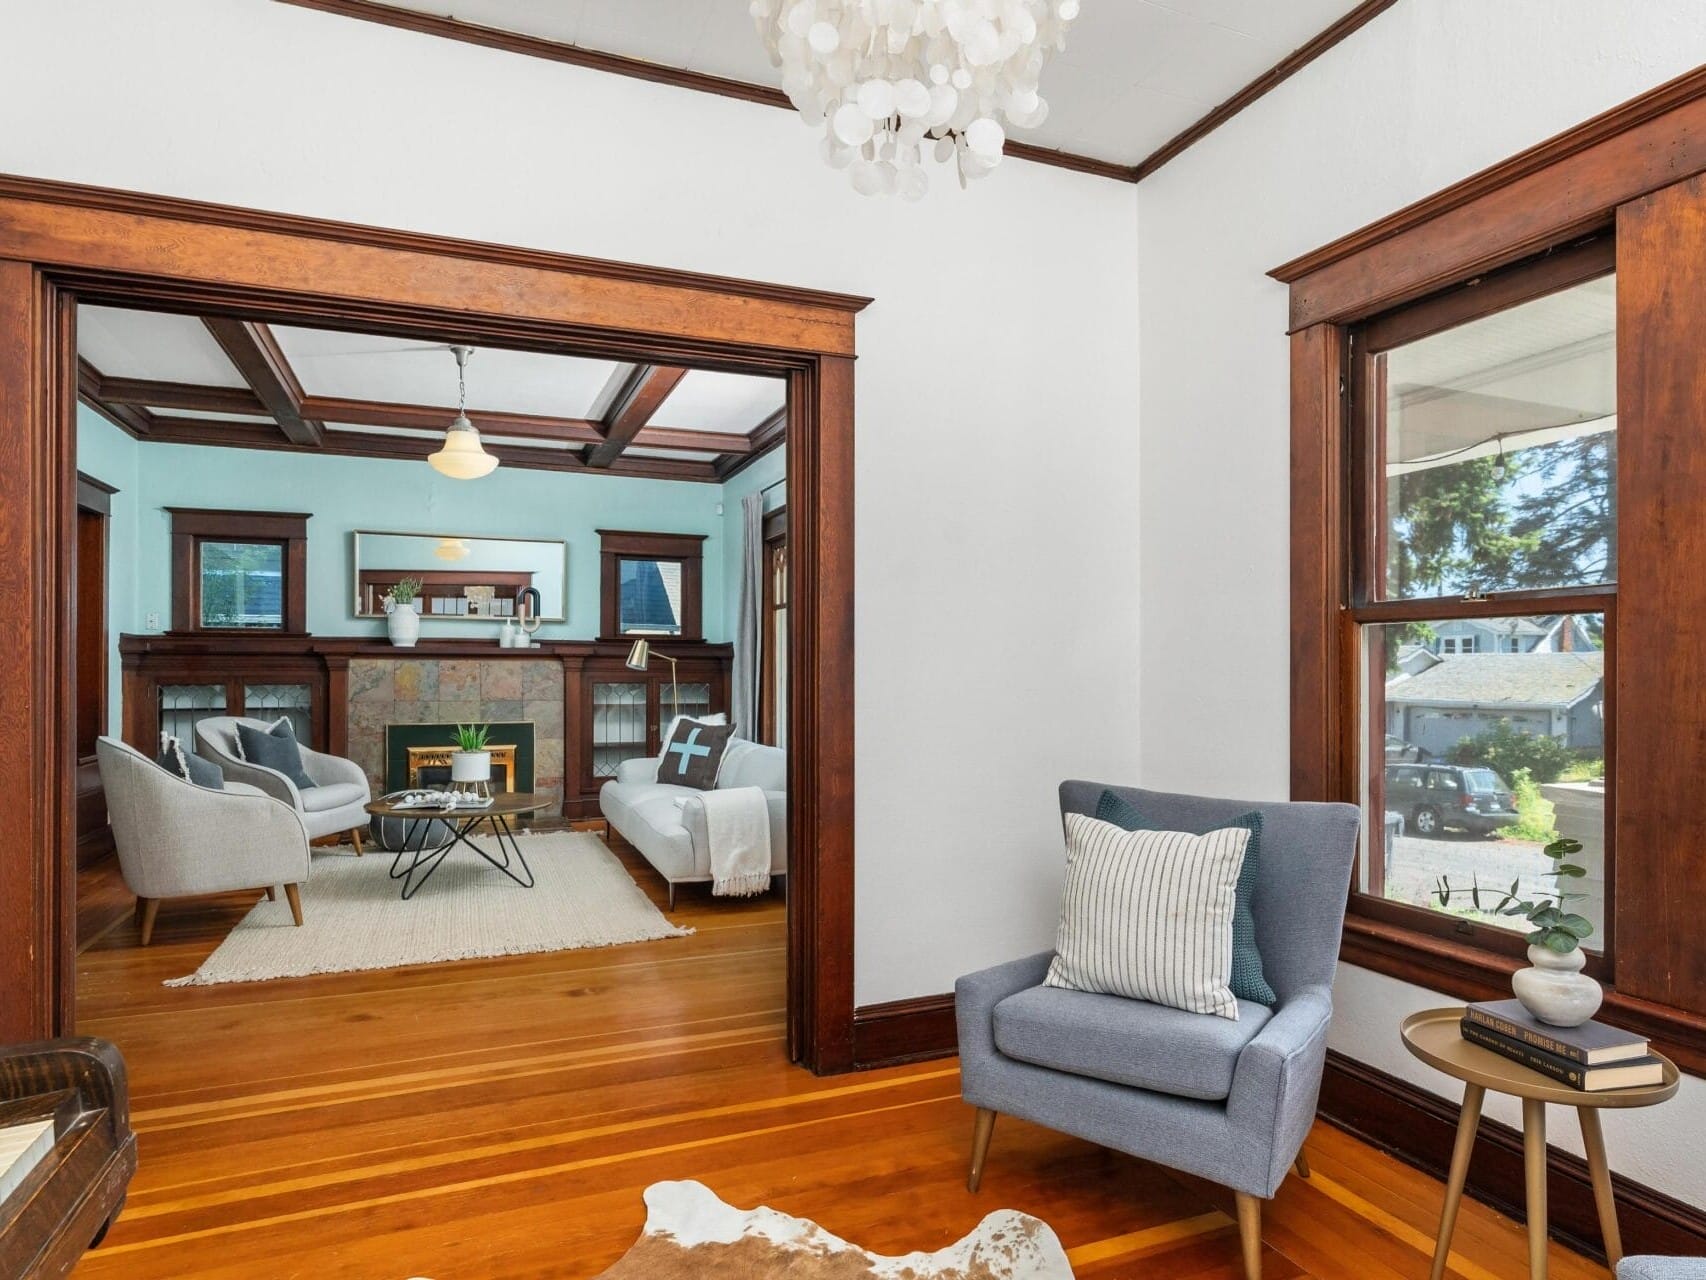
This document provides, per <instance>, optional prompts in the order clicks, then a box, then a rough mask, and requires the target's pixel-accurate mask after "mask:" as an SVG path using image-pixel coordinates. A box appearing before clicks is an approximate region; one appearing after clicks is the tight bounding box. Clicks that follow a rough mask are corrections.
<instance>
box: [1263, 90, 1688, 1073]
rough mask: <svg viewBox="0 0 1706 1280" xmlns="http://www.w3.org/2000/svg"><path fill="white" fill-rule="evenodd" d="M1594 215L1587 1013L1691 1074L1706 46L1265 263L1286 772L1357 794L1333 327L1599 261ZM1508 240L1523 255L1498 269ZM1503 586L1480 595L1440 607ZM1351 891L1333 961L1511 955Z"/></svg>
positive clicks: (1383, 325)
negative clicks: (1592, 804) (1603, 444)
mask: <svg viewBox="0 0 1706 1280" xmlns="http://www.w3.org/2000/svg"><path fill="white" fill-rule="evenodd" d="M1613 229H1615V265H1616V269H1617V311H1618V317H1617V329H1618V335H1617V341H1618V353H1617V354H1618V359H1617V377H1618V393H1617V399H1618V420H1619V421H1618V425H1619V431H1618V437H1619V441H1620V443H1619V446H1618V476H1617V483H1618V555H1617V560H1618V579H1619V581H1618V583H1617V584H1616V587H1615V604H1612V603H1610V600H1611V597H1609V596H1606V595H1605V594H1604V593H1600V595H1599V596H1597V597H1594V598H1595V599H1600V598H1603V599H1605V600H1606V602H1607V603H1606V605H1605V607H1606V609H1607V613H1608V628H1609V630H1610V649H1611V656H1612V658H1615V655H1616V654H1618V653H1622V654H1626V655H1633V660H1632V661H1623V662H1617V661H1612V660H1609V659H1608V663H1607V679H1608V681H1609V682H1610V686H1611V693H1612V699H1611V701H1610V703H1609V705H1610V706H1612V707H1613V708H1614V709H1615V711H1614V723H1613V725H1612V726H1610V728H1611V730H1613V731H1614V732H1615V743H1616V752H1615V756H1616V765H1617V772H1616V778H1615V787H1616V790H1615V793H1614V794H1612V795H1610V796H1609V797H1608V798H1609V799H1610V803H1609V804H1608V808H1607V818H1608V822H1609V823H1610V828H1609V830H1608V836H1609V837H1610V838H1609V840H1608V846H1609V847H1614V848H1615V849H1616V850H1617V851H1618V856H1617V858H1616V861H1615V886H1614V888H1613V890H1612V892H1611V894H1610V898H1611V902H1610V911H1611V915H1610V918H1609V921H1608V924H1609V928H1608V929H1607V930H1606V934H1607V937H1608V938H1609V939H1610V946H1611V950H1612V954H1611V956H1610V957H1609V959H1610V972H1611V974H1612V977H1613V979H1614V982H1613V985H1612V986H1610V987H1608V989H1607V992H1606V1002H1605V1005H1604V1007H1603V1012H1602V1014H1601V1016H1603V1017H1604V1018H1606V1019H1607V1020H1608V1021H1611V1022H1613V1023H1616V1024H1618V1025H1621V1026H1625V1027H1627V1028H1629V1029H1630V1030H1632V1031H1635V1032H1637V1033H1640V1034H1643V1035H1645V1036H1647V1037H1648V1038H1649V1039H1650V1040H1652V1041H1653V1042H1654V1043H1655V1044H1656V1045H1657V1046H1658V1047H1659V1048H1660V1049H1662V1050H1663V1051H1664V1052H1666V1053H1668V1054H1670V1055H1671V1056H1672V1057H1673V1058H1674V1059H1675V1060H1676V1061H1677V1063H1678V1064H1679V1065H1680V1066H1681V1067H1682V1068H1683V1069H1684V1070H1686V1071H1690V1072H1693V1073H1695V1074H1706V935H1703V934H1702V933H1701V932H1700V931H1699V930H1698V929H1696V928H1694V927H1693V925H1692V923H1691V921H1690V919H1689V918H1688V916H1687V904H1688V903H1690V902H1693V901H1695V900H1697V899H1698V898H1699V897H1701V896H1702V895H1703V894H1706V862H1703V861H1702V860H1701V859H1700V858H1699V857H1697V856H1696V850H1698V848H1699V847H1700V845H1701V844H1702V842H1706V815H1702V813H1701V812H1699V810H1698V806H1695V805H1692V804H1691V803H1690V802H1689V799H1688V797H1690V796H1692V795H1693V794H1694V792H1695V790H1696V789H1697V788H1696V786H1695V781H1696V780H1697V779H1698V778H1699V776H1700V775H1701V774H1702V773H1703V772H1706V691H1703V689H1702V686H1701V684H1700V681H1699V679H1698V671H1697V670H1696V667H1697V661H1696V655H1697V650H1698V647H1697V646H1696V645H1694V644H1692V643H1690V642H1688V641H1687V640H1686V639H1679V637H1686V636H1688V635H1691V634H1692V632H1691V631H1690V630H1689V629H1690V628H1691V627H1692V625H1693V624H1692V622H1691V621H1690V620H1692V619H1697V618H1700V617H1703V616H1706V578H1702V576H1701V575H1700V574H1698V573H1697V572H1695V568H1694V567H1695V565H1696V564H1697V563H1698V562H1699V558H1700V557H1701V556H1703V555H1706V523H1703V522H1702V521H1701V520H1700V519H1699V518H1698V513H1699V512H1701V511H1706V449H1702V448H1701V445H1700V441H1699V439H1698V431H1697V429H1696V424H1698V423H1699V422H1700V421H1701V420H1702V419H1703V418H1706V369H1703V368H1702V366H1701V362H1700V360H1699V358H1698V357H1699V353H1698V350H1697V348H1698V335H1697V333H1696V332H1695V329H1696V326H1694V325H1691V324H1689V323H1687V322H1686V320H1685V319H1684V318H1685V317H1688V316H1691V315H1695V314H1698V313H1699V312H1700V311H1702V310H1706V272H1703V271H1702V270H1701V269H1700V265H1699V264H1700V255H1699V253H1698V247H1699V245H1700V243H1701V242H1702V240H1703V239H1706V67H1702V68H1700V69H1698V70H1696V71H1693V72H1690V73H1688V74H1687V75H1684V76H1680V77H1678V78H1677V79H1675V80H1673V81H1670V82H1669V83H1667V84H1664V85H1661V86H1659V87H1658V88H1656V89H1654V90H1653V91H1652V92H1650V93H1647V94H1644V95H1642V96H1641V97H1639V98H1636V99H1634V100H1633V101H1631V102H1628V103H1625V104H1623V105H1622V106H1620V107H1617V108H1615V109H1614V110H1612V111H1608V112H1606V113H1604V114H1602V115H1600V116H1597V117H1595V118H1594V119H1592V120H1589V121H1587V122H1586V123H1584V124H1582V125H1580V126H1578V127H1577V128H1575V129H1572V130H1569V131H1567V132H1565V133H1563V134H1560V135H1558V136H1557V137H1554V138H1551V139H1548V140H1547V141H1545V142H1543V143H1541V144H1540V145H1538V146H1536V147H1533V148H1531V149H1529V150H1528V151H1526V152H1523V153H1522V154H1521V155H1518V156H1516V157H1513V158H1512V159H1511V160H1508V161H1506V162H1504V163H1502V164H1499V165H1495V166H1493V167H1492V168H1489V169H1487V170H1484V171H1483V172H1481V173H1479V174H1476V175H1474V176H1473V177H1471V178H1469V179H1467V180H1465V181H1464V182H1462V183H1459V184H1457V185H1456V186H1454V187H1451V188H1449V189H1447V190H1445V191H1442V192H1440V193H1438V194H1437V195H1435V196H1432V197H1430V198H1428V199H1426V200H1423V201H1420V202H1418V203H1417V204H1415V205H1412V206H1411V207H1410V208H1408V209H1405V210H1401V211H1399V212H1398V213H1396V214H1394V215H1392V216H1391V217H1389V218H1386V219H1383V220H1381V221H1380V222H1377V223H1375V224H1373V225H1372V226H1370V227H1366V228H1364V229H1362V230H1360V231H1357V232H1354V233H1352V234H1351V235H1348V236H1345V237H1343V238H1342V239H1340V240H1338V241H1335V242H1334V243H1333V244H1331V245H1328V246H1326V247H1324V248H1322V249H1320V250H1317V251H1316V252H1314V253H1311V254H1308V255H1305V256H1304V257H1302V258H1299V259H1297V260H1295V261H1293V262H1290V263H1287V264H1285V265H1284V266H1282V267H1279V268H1277V269H1276V270H1275V271H1274V272H1273V274H1274V276H1275V277H1276V278H1278V279H1281V280H1283V281H1285V282H1287V283H1288V284H1290V286H1291V302H1292V306H1291V323H1292V326H1293V329H1292V336H1291V352H1292V374H1291V511H1292V528H1291V537H1292V581H1291V658H1292V664H1291V665H1292V686H1291V730H1292V734H1291V779H1292V782H1291V789H1292V796H1293V798H1294V799H1299V800H1346V801H1350V802H1352V803H1355V802H1356V801H1357V799H1358V792H1359V783H1358V779H1359V776H1360V767H1361V766H1360V741H1361V733H1362V728H1361V725H1360V724H1359V716H1360V714H1361V712H1360V711H1359V708H1362V709H1366V707H1365V706H1364V701H1365V700H1364V698H1363V697H1362V695H1361V693H1360V691H1359V687H1358V653H1359V644H1358V636H1357V633H1356V625H1355V623H1354V621H1353V618H1354V615H1355V614H1356V612H1357V611H1358V610H1361V611H1363V612H1366V611H1367V610H1368V609H1369V608H1371V607H1372V606H1369V605H1367V604H1366V603H1365V602H1363V601H1362V600H1361V599H1360V598H1353V596H1352V592H1353V591H1354V590H1356V589H1357V588H1356V587H1355V586H1354V585H1353V581H1352V577H1353V575H1352V574H1351V572H1350V563H1349V562H1350V559H1351V552H1352V549H1353V540H1354V539H1355V538H1357V537H1358V536H1359V531H1361V532H1366V530H1365V529H1364V526H1366V525H1367V524H1368V517H1367V516H1365V515H1362V514H1361V509H1360V508H1361V505H1362V504H1364V503H1365V498H1364V496H1363V495H1364V493H1365V491H1366V488H1367V485H1368V483H1370V481H1369V479H1368V477H1367V472H1366V466H1365V469H1364V470H1356V471H1354V474H1355V476H1356V479H1355V480H1354V481H1353V479H1352V476H1353V468H1352V467H1351V466H1350V465H1348V463H1347V456H1348V455H1349V454H1350V453H1351V451H1352V445H1353V444H1354V439H1353V435H1354V432H1353V424H1354V420H1353V418H1352V416H1351V413H1350V409H1349V407H1348V406H1347V399H1346V394H1345V392H1346V383H1347V380H1348V375H1349V373H1350V369H1349V367H1348V366H1347V363H1346V350H1347V342H1348V340H1349V335H1350V333H1351V331H1352V327H1353V326H1366V332H1373V333H1376V334H1383V335H1384V338H1387V339H1395V338H1401V337H1402V336H1403V334H1404V333H1407V332H1414V331H1417V330H1418V327H1419V328H1420V329H1429V328H1432V327H1435V326H1437V325H1438V324H1442V323H1449V322H1450V321H1451V319H1452V317H1453V316H1454V315H1461V314H1463V312H1462V311H1461V307H1462V306H1463V305H1464V298H1465V297H1466V296H1467V295H1469V294H1472V293H1473V292H1474V289H1482V288H1485V289H1487V290H1489V291H1490V292H1489V293H1488V294H1487V295H1485V296H1486V297H1487V298H1490V299H1491V300H1492V303H1493V304H1494V305H1507V304H1510V303H1513V302H1515V301H1517V300H1520V298H1521V297H1522V296H1523V295H1524V292H1525V290H1531V289H1533V288H1542V289H1550V288H1553V287H1562V286H1563V285H1565V284H1568V283H1569V282H1570V281H1572V280H1576V279H1579V278H1583V277H1584V275H1588V276H1591V275H1592V274H1594V273H1597V272H1602V271H1603V270H1604V269H1605V268H1606V267H1607V266H1608V265H1610V259H1609V258H1608V257H1607V256H1606V255H1607V247H1606V244H1605V242H1604V241H1602V240H1584V237H1587V236H1592V235H1595V234H1596V233H1603V232H1608V231H1611V230H1613ZM1519 262H1520V263H1523V264H1525V265H1524V266H1523V268H1522V269H1521V271H1516V270H1513V271H1512V272H1510V273H1504V274H1495V273H1497V272H1500V270H1501V269H1502V268H1504V267H1506V266H1508V265H1510V264H1513V263H1519ZM1472 282H1478V283H1475V284H1474V289H1466V288H1465V286H1468V285H1470V284H1471V283H1472ZM1400 306H1402V307H1404V309H1403V310H1401V311H1397V310H1394V308H1396V307H1400ZM1404 326H1407V328H1406V327H1404ZM1383 340H1384V339H1383ZM1364 456H1365V457H1366V456H1367V455H1366V451H1365V452H1364ZM1365 590H1366V589H1365ZM1572 594H1573V595H1574V596H1578V597H1580V596H1583V592H1582V591H1581V590H1577V591H1575V592H1573V593H1572ZM1588 595H1590V596H1591V595H1592V592H1591V590H1590V592H1589V593H1588ZM1584 603H1585V604H1591V603H1592V600H1586V601H1584V600H1577V601H1576V603H1575V604H1574V605H1563V606H1560V607H1562V608H1565V609H1569V608H1575V607H1582V606H1583V605H1584ZM1382 607H1383V608H1385V607H1387V606H1382ZM1413 607H1414V608H1415V609H1417V610H1421V609H1425V607H1426V606H1424V605H1416V606H1413ZM1509 607H1511V603H1510V602H1509V601H1507V602H1506V603H1505V604H1503V605H1500V604H1499V603H1498V599H1497V596H1495V597H1494V598H1493V599H1492V600H1490V601H1487V602H1484V603H1476V604H1470V605H1464V606H1454V609H1455V610H1456V611H1458V612H1464V613H1473V612H1480V611H1481V610H1482V609H1483V608H1485V609H1486V610H1488V611H1493V610H1497V609H1499V608H1507V609H1508V608H1509ZM1523 607H1525V608H1527V607H1531V606H1529V605H1528V604H1526V603H1525V604H1524V606H1523ZM1392 608H1394V609H1396V611H1397V612H1399V613H1407V611H1408V610H1409V609H1410V608H1411V606H1403V607H1401V608H1400V607H1398V606H1392ZM1363 902H1364V900H1363V898H1362V897H1361V895H1353V897H1352V901H1351V909H1350V912H1349V915H1348V916H1347V920H1346V925H1345V936H1344V943H1343V946H1342V949H1341V954H1342V957H1343V959H1344V960H1345V961H1347V962H1348V963H1352V964H1357V965H1360V966H1363V967H1365V968H1369V969H1372V970H1375V971H1377V972H1380V973H1384V974H1387V975H1390V976H1393V977H1396V978H1399V979H1401V980H1403V981H1406V982H1411V983H1415V984H1418V985H1421V986H1424V987H1428V988H1431V989H1435V990H1439V991H1444V992H1447V993H1449V994H1451V995H1453V996H1456V997H1458V998H1461V999H1487V998H1492V997H1499V996H1506V995H1508V994H1509V989H1510V988H1509V978H1510V973H1511V972H1512V970H1513V969H1515V968H1516V967H1517V966H1518V964H1519V963H1520V961H1519V959H1518V958H1517V957H1515V956H1513V955H1501V954H1498V953H1497V952H1496V951H1494V950H1492V949H1490V948H1487V947H1481V946H1476V945H1469V944H1468V943H1466V942H1465V941H1464V940H1463V939H1462V938H1461V937H1458V936H1456V935H1455V933H1454V934H1452V935H1451V936H1434V935H1433V934H1432V933H1431V932H1430V931H1429V929H1428V928H1427V927H1426V923H1427V922H1425V921H1421V920H1414V919H1407V918H1406V912H1405V910H1404V908H1402V907H1401V906H1396V905H1392V904H1384V903H1381V904H1372V903H1371V904H1368V905H1366V906H1365V905H1363Z"/></svg>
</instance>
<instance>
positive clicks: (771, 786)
mask: <svg viewBox="0 0 1706 1280" xmlns="http://www.w3.org/2000/svg"><path fill="white" fill-rule="evenodd" d="M731 787H758V788H760V789H762V790H763V792H764V794H765V798H766V799H767V800H768V801H769V802H770V874H771V875H773V876H781V875H786V874H787V872H788V756H787V753H786V752H784V751H782V750H781V749H780V748H779V747H766V746H762V745H760V744H759V743H756V742H747V741H746V740H745V739H742V738H735V739H733V740H732V741H731V742H730V743H729V745H728V749H727V750H726V751H725V752H724V753H723V765H722V768H721V769H720V770H719V771H718V773H717V789H718V790H719V791H721V790H725V789H727V788H731ZM704 794H705V793H704V792H702V791H699V790H697V789H695V788H693V787H678V786H674V785H672V784H670V783H667V782H659V781H658V761H657V757H655V756H646V757H643V758H641V759H638V760H624V761H623V762H622V763H621V764H619V765H618V766H617V767H616V777H615V779H614V780H613V781H611V782H607V783H605V784H604V789H603V790H602V791H600V792H599V793H598V807H599V809H600V810H601V811H602V812H603V814H604V817H605V820H606V821H608V822H609V823H610V825H611V826H612V827H614V828H616V830H617V831H618V832H619V833H620V834H621V835H622V837H623V838H624V839H625V840H627V841H628V843H629V844H631V845H633V846H634V847H635V848H636V849H638V850H639V851H640V852H641V853H642V854H643V855H644V856H645V859H646V861H647V862H649V863H651V864H652V866H653V867H654V868H656V870H657V873H658V874H659V875H661V876H662V877H663V878H664V879H665V880H666V881H668V882H669V905H670V907H671V909H673V908H674V906H675V886H676V885H678V884H707V883H709V882H710V880H711V858H710V852H709V844H708V842H707V840H706V837H705V801H704V799H703V797H704Z"/></svg>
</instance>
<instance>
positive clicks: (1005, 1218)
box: [599, 1182, 1072, 1280]
mask: <svg viewBox="0 0 1706 1280" xmlns="http://www.w3.org/2000/svg"><path fill="white" fill-rule="evenodd" d="M599 1280H1072V1268H1071V1266H1070V1265H1069V1264H1068V1263H1067V1260H1066V1252H1065V1250H1063V1249H1062V1248H1061V1247H1060V1241H1059V1240H1058V1239H1056V1238H1055V1234H1054V1232H1053V1231H1051V1230H1049V1228H1048V1226H1047V1224H1045V1223H1043V1222H1040V1221H1038V1220H1037V1219H1036V1218H1032V1217H1029V1216H1027V1215H1025V1214H1023V1213H1018V1212H1016V1211H1015V1210H1012V1209H1002V1210H1000V1211H999V1212H997V1213H992V1214H990V1215H989V1216H988V1217H987V1218H985V1219H984V1220H983V1221H982V1222H980V1223H979V1224H978V1226H977V1229H976V1230H975V1231H973V1232H972V1233H971V1234H970V1235H968V1236H967V1237H965V1239H963V1240H961V1241H959V1242H958V1243H957V1244H951V1245H949V1246H948V1247H947V1248H946V1249H941V1250H938V1251H937V1252H935V1253H909V1254H906V1255H904V1256H902V1257H883V1256H881V1255H878V1254H874V1253H870V1252H868V1251H866V1250H864V1249H861V1248H859V1247H858V1246H857V1245H853V1244H849V1243H848V1242H847V1241H845V1240H843V1239H841V1238H840V1237H838V1236H833V1235H831V1234H830V1233H829V1232H827V1231H825V1230H824V1229H823V1228H822V1227H820V1226H818V1225H817V1224H816V1223H815V1222H808V1221H806V1220H805V1219H804V1218H792V1217H789V1216H788V1215H787V1214H784V1213H777V1212H776V1211H775V1210H774V1209H764V1208H759V1209H752V1210H741V1209H736V1208H733V1207H731V1206H729V1205H726V1204H724V1203H723V1202H722V1201H721V1200H719V1199H718V1198H717V1197H716V1195H715V1194H713V1193H712V1192H711V1190H710V1189H709V1188H708V1187H705V1186H703V1185H701V1184H700V1183H697V1182H658V1183H653V1184H652V1185H651V1186H650V1187H647V1188H646V1228H645V1232H644V1234H643V1235H641V1237H640V1239H639V1240H638V1242H636V1243H635V1245H634V1247H633V1248H631V1249H629V1250H628V1252H627V1253H626V1254H624V1255H623V1256H622V1258H621V1260H620V1261H618V1262H617V1263H616V1265H615V1266H613V1267H611V1268H610V1269H609V1270H608V1271H606V1272H604V1273H603V1275H602V1276H601V1277H600V1278H599Z"/></svg>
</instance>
